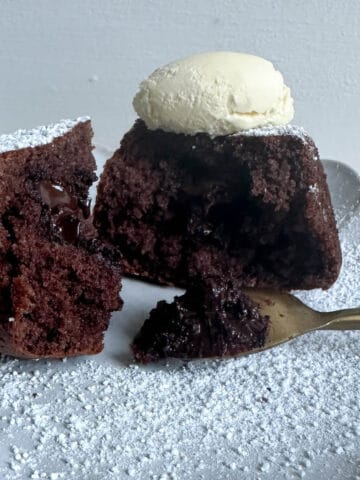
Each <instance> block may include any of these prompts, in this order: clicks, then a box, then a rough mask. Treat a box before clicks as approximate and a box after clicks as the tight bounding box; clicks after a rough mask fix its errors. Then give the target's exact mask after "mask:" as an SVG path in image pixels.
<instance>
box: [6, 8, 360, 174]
mask: <svg viewBox="0 0 360 480" xmlns="http://www.w3.org/2000/svg"><path fill="white" fill-rule="evenodd" d="M219 49H226V50H239V51H245V52H250V53H255V54H258V55H261V56H263V57H266V58H268V59H270V60H272V61H273V62H274V63H275V64H276V65H277V66H278V67H279V69H280V70H281V71H282V73H283V74H284V76H285V79H286V81H287V83H288V84H289V85H290V86H291V88H292V91H293V96H294V98H295V109H296V116H295V119H294V123H297V124H300V125H303V126H304V127H305V128H306V129H307V130H308V131H309V133H310V134H311V135H312V136H313V137H314V139H315V141H316V142H317V144H318V146H319V149H320V153H321V156H322V157H323V158H326V157H328V158H335V159H337V160H341V161H344V162H346V163H349V164H350V165H352V166H353V167H355V168H357V170H360V159H359V154H358V150H359V147H358V137H359V130H360V109H359V88H360V55H359V52H360V1H359V0H338V1H336V0H333V1H330V0H328V1H326V0H312V1H304V0H303V1H301V0H299V1H297V0H290V1H285V0H283V1H281V0H278V1H276V0H263V1H260V0H255V1H254V0H252V1H249V0H246V1H241V0H239V1H233V0H222V1H220V0H197V1H193V0H117V1H116V0H101V1H99V0H56V1H55V0H31V1H30V0H0V112H1V115H0V132H2V133H4V132H10V131H12V130H14V129H17V128H19V127H31V126H36V125H38V124H43V123H47V122H52V121H56V120H57V119H60V118H63V117H74V116H78V115H79V114H90V115H91V116H92V118H93V122H94V127H95V132H96V137H95V141H96V143H97V144H98V145H102V146H106V147H110V148H113V147H115V146H116V145H117V144H118V142H119V140H120V137H121V136H122V134H123V133H124V132H125V131H126V130H127V129H128V128H129V127H130V125H131V124H132V122H133V120H134V118H135V115H134V112H133V110H132V106H131V100H132V97H133V95H134V93H135V91H136V89H137V86H138V83H139V82H140V81H141V79H142V78H144V77H145V76H147V75H148V74H149V73H150V72H151V71H152V70H154V68H156V67H157V66H159V65H161V64H164V63H167V62H168V61H170V60H173V59H175V58H177V57H181V56H185V55H188V54H190V53H194V52H199V51H206V50H219Z"/></svg>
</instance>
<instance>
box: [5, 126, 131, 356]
mask: <svg viewBox="0 0 360 480" xmlns="http://www.w3.org/2000/svg"><path fill="white" fill-rule="evenodd" d="M91 137H92V129H91V124H90V121H88V120H86V119H79V121H77V122H71V121H64V122H62V123H61V124H58V125H57V126H50V127H42V128H40V129H35V130H34V131H30V132H17V133H16V134H15V135H14V136H5V135H3V136H1V137H0V194H1V197H0V268H1V278H0V352H2V353H5V354H9V355H14V356H18V357H27V358H31V357H66V356H70V355H80V354H92V353H98V352H100V351H101V350H102V348H103V334H104V331H105V330H106V328H107V326H108V322H109V317H110V314H111V312H112V311H113V310H117V309H119V308H120V307H121V303H122V302H121V300H120V298H119V289H120V269H119V255H118V253H117V252H115V251H114V249H113V248H112V247H109V246H106V245H105V244H104V243H103V242H100V240H99V239H98V238H97V234H96V231H95V229H94V227H93V225H92V218H91V216H90V208H89V207H90V205H89V202H88V190H89V187H90V186H91V184H92V183H93V182H94V180H95V179H96V176H95V173H94V171H95V168H96V166H95V161H94V158H93V155H92V146H91Z"/></svg>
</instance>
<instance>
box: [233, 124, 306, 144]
mask: <svg viewBox="0 0 360 480" xmlns="http://www.w3.org/2000/svg"><path fill="white" fill-rule="evenodd" d="M238 135H243V136H246V137H270V136H273V135H274V136H277V135H294V136H296V137H299V138H301V139H303V140H305V139H306V138H307V137H308V134H307V133H306V131H305V129H304V128H303V127H299V126H297V125H291V124H290V125H266V126H263V127H257V128H250V129H249V130H241V131H239V132H236V133H234V134H233V136H234V137H235V136H238Z"/></svg>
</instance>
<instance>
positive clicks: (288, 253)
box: [95, 120, 341, 290]
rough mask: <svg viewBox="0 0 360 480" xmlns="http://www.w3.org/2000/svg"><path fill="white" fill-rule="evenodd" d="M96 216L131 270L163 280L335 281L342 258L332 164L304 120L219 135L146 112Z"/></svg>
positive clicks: (324, 284)
mask: <svg viewBox="0 0 360 480" xmlns="http://www.w3.org/2000/svg"><path fill="white" fill-rule="evenodd" d="M95 224H96V226H97V227H98V229H99V235H100V237H101V238H103V239H106V241H109V242H111V243H112V244H113V245H114V246H115V247H116V248H117V249H118V250H119V251H120V252H122V254H123V257H124V260H123V268H124V272H125V273H127V274H129V275H136V276H139V277H141V278H145V279H148V280H151V281H155V282H159V283H165V284H174V285H179V286H187V285H188V284H190V283H191V281H192V279H194V278H202V279H206V278H216V279H217V280H218V282H219V283H220V284H221V283H222V282H223V281H226V280H227V279H228V278H229V277H231V278H232V279H234V280H235V281H237V282H239V283H240V285H244V286H248V287H250V286H259V287H271V288H280V289H286V290H289V289H311V288H319V287H321V288H324V289H326V288H328V287H330V285H331V284H332V283H333V282H334V281H335V280H336V278H337V276H338V273H339V269H340V265H341V252H340V246H339V239H338V233H337V229H336V224H335V219H334V213H333V209H332V206H331V201H330V196H329V191H328V187H327V183H326V177H325V174H324V170H323V166H322V164H321V162H320V161H319V156H318V151H317V149H316V147H315V145H314V142H313V141H312V139H311V138H310V137H309V136H307V135H306V134H305V132H304V131H303V130H302V129H300V128H299V127H292V126H287V127H274V128H262V129H257V130H254V131H253V132H251V131H250V132H247V133H246V134H236V135H228V136H219V137H215V138H212V137H210V136H209V135H207V134H205V133H199V134H197V135H194V136H191V135H182V134H174V133H167V132H164V131H162V130H155V131H150V130H148V129H147V127H146V126H145V124H144V122H143V121H141V120H138V121H136V123H135V125H134V126H133V128H132V129H131V130H130V131H129V132H128V133H127V134H126V135H125V136H124V138H123V140H122V142H121V146H120V149H119V150H117V151H116V152H115V153H114V155H113V157H112V158H111V159H110V160H108V162H107V163H106V166H105V170H104V173H103V175H102V177H101V180H100V184H99V187H98V197H97V202H96V207H95Z"/></svg>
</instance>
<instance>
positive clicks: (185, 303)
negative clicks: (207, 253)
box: [132, 282, 269, 363]
mask: <svg viewBox="0 0 360 480" xmlns="http://www.w3.org/2000/svg"><path fill="white" fill-rule="evenodd" d="M268 327H269V317H267V316H262V315H261V314H260V313H259V309H258V308H257V306H256V305H255V304H254V303H253V302H252V301H251V300H250V299H249V297H247V296H246V295H245V294H244V293H242V292H241V291H240V290H239V289H238V288H234V287H232V286H230V287H229V286H223V287H221V288H219V287H218V286H216V285H215V284H212V283H211V282H210V283H208V284H202V283H198V284H194V285H193V286H192V287H190V288H189V289H188V290H187V292H186V293H185V295H182V296H181V297H175V299H174V301H173V303H170V304H169V303H167V302H165V301H161V302H159V303H158V304H157V307H156V308H155V309H154V310H152V311H151V312H150V317H149V318H148V319H147V320H146V321H145V323H144V325H143V327H142V328H141V330H140V332H139V333H138V334H137V336H136V337H135V339H134V342H133V344H132V349H133V352H134V356H135V359H136V361H138V362H140V363H148V362H154V361H157V360H160V359H163V358H168V357H174V358H186V359H192V358H212V357H221V358H223V357H230V356H236V355H239V354H240V353H242V352H245V351H249V350H253V349H256V348H260V347H262V346H263V345H264V342H265V338H266V334H267V331H268Z"/></svg>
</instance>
